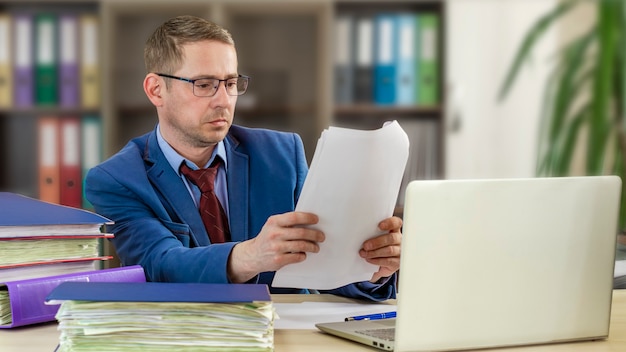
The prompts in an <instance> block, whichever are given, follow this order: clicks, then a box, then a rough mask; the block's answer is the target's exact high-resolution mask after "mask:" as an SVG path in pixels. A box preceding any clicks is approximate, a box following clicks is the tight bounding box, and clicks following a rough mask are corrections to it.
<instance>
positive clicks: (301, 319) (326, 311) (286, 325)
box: [274, 302, 396, 330]
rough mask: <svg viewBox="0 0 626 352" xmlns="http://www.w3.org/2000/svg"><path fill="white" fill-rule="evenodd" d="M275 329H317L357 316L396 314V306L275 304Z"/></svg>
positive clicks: (312, 303) (378, 304)
mask: <svg viewBox="0 0 626 352" xmlns="http://www.w3.org/2000/svg"><path fill="white" fill-rule="evenodd" d="M274 309H275V310H276V314H277V315H278V317H277V318H275V319H274V329H310V330H311V329H312V330H314V329H316V328H315V324H317V323H328V322H335V321H343V320H344V319H345V318H347V317H353V316H357V315H365V314H375V313H384V312H395V311H396V305H395V304H382V303H369V304H365V303H364V304H358V303H331V302H303V303H274Z"/></svg>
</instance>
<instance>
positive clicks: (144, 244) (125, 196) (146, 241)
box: [85, 166, 235, 283]
mask: <svg viewBox="0 0 626 352" xmlns="http://www.w3.org/2000/svg"><path fill="white" fill-rule="evenodd" d="M120 170H124V173H126V174H128V173H133V171H137V170H134V169H133V168H132V166H130V167H127V168H121V169H120ZM122 174H123V173H122ZM116 175H118V176H117V177H116ZM138 175H142V174H141V173H139V172H136V173H135V176H134V177H135V178H136V179H138V180H139V181H137V183H138V184H143V185H144V186H147V187H129V186H128V184H127V182H120V178H121V177H124V176H121V175H120V174H119V173H117V174H115V175H114V174H113V173H110V172H107V168H106V167H103V166H97V167H95V168H93V169H91V170H90V171H89V173H88V174H87V177H86V180H85V194H86V196H87V199H88V200H89V201H90V202H91V203H92V204H93V206H94V209H95V211H96V212H98V213H99V214H102V215H103V216H106V217H108V218H109V219H112V220H113V221H115V223H114V224H113V225H109V227H107V230H108V231H109V232H111V233H113V234H114V238H113V239H112V242H113V244H114V245H115V249H116V251H117V253H118V255H119V257H120V258H121V260H122V265H134V264H139V265H141V266H142V267H143V268H144V270H145V272H146V277H147V279H148V280H149V281H162V282H212V283H227V282H228V279H227V271H226V268H227V260H228V256H229V254H230V251H231V249H232V247H233V246H234V245H235V243H224V244H215V245H211V246H205V247H194V248H189V247H188V246H189V242H190V228H189V226H188V225H187V224H183V223H179V222H174V221H172V220H171V219H169V218H167V213H166V212H165V211H164V210H161V208H162V204H161V203H160V201H159V199H158V196H157V195H156V194H155V192H153V191H152V188H151V187H149V186H148V185H149V182H148V181H147V179H146V180H145V183H143V182H142V181H141V179H142V177H145V175H142V176H138ZM125 181H126V180H125Z"/></svg>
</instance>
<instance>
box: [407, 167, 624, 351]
mask: <svg viewBox="0 0 626 352" xmlns="http://www.w3.org/2000/svg"><path fill="white" fill-rule="evenodd" d="M620 189H621V180H620V179H619V178H618V177H616V176H598V177H566V178H533V179H500V180H445V181H413V182H411V183H410V184H409V186H408V187H407V190H406V203H405V204H406V205H405V209H404V228H403V243H402V258H401V273H400V284H399V290H400V299H399V300H398V317H397V325H396V329H397V331H396V346H395V350H396V351H420V350H421V351H423V350H455V349H471V348H484V347H498V346H511V345H527V344H541V343H552V342H561V341H571V340H585V339H595V338H604V337H606V336H607V334H608V327H609V318H610V305H611V295H612V280H613V265H614V259H615V258H614V256H615V240H616V233H617V222H618V212H619V196H620Z"/></svg>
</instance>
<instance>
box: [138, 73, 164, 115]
mask: <svg viewBox="0 0 626 352" xmlns="http://www.w3.org/2000/svg"><path fill="white" fill-rule="evenodd" d="M164 85H165V82H163V80H162V79H161V77H159V76H157V75H155V74H154V73H148V74H147V75H146V78H144V79H143V91H144V92H146V96H148V99H149V100H150V102H152V105H154V106H156V107H159V106H161V105H163V98H162V97H161V93H163V92H164V90H165V87H164Z"/></svg>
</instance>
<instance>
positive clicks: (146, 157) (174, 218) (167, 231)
mask: <svg viewBox="0 0 626 352" xmlns="http://www.w3.org/2000/svg"><path fill="white" fill-rule="evenodd" d="M224 143H225V147H226V155H227V159H228V173H227V183H228V201H229V208H230V219H229V220H230V230H231V239H232V242H228V243H222V244H212V245H210V246H209V244H210V242H209V237H208V235H207V232H206V230H205V228H204V225H203V224H202V219H201V218H200V215H199V213H198V209H197V208H196V206H195V204H194V202H193V200H192V198H191V196H190V195H189V192H188V191H187V188H186V187H185V185H184V183H183V182H182V180H181V179H180V178H179V177H178V175H177V174H176V172H175V171H174V170H173V169H172V167H171V166H170V164H169V163H168V161H167V159H166V158H165V156H164V155H163V152H162V151H161V149H160V147H159V146H158V143H157V137H156V130H154V131H152V132H150V133H147V134H145V135H143V136H141V137H137V138H135V139H133V140H131V141H130V142H129V143H128V144H127V145H126V146H125V147H124V148H123V149H122V150H120V151H119V152H118V153H117V154H116V155H114V156H113V157H111V158H110V159H108V160H106V161H105V162H103V163H102V164H100V165H98V166H96V167H94V168H93V169H91V170H90V171H89V172H88V174H87V177H86V179H85V195H86V197H87V199H88V200H89V201H90V202H91V203H92V204H93V206H94V208H95V211H96V212H98V213H99V214H102V215H104V216H106V217H108V218H109V219H111V220H113V221H114V222H115V224H113V225H111V226H110V227H108V228H107V230H108V231H110V232H112V233H114V234H115V237H114V238H113V239H112V242H113V244H114V246H115V249H116V251H117V254H118V255H119V257H120V260H121V261H122V264H123V265H134V264H139V265H141V266H142V267H143V268H144V270H145V271H146V276H147V279H148V280H150V281H163V282H213V283H227V282H228V278H227V262H228V257H229V255H230V252H231V249H232V247H233V246H234V245H235V244H236V243H237V242H240V241H245V240H248V239H250V238H253V237H255V236H256V235H257V234H258V233H259V232H260V231H261V228H262V227H263V225H264V224H265V221H266V220H267V218H268V217H270V216H271V215H275V214H280V213H285V212H289V211H293V210H294V208H295V204H296V202H297V199H298V196H299V195H300V191H301V189H302V185H303V183H304V179H305V177H306V174H307V171H308V167H307V162H306V158H305V154H304V148H303V145H302V141H301V139H300V137H299V136H298V135H297V134H294V133H285V132H277V131H270V130H264V129H250V128H245V127H241V126H236V125H233V126H231V129H230V131H229V133H228V135H227V137H226V138H225V140H224ZM273 277H274V273H273V272H267V273H262V274H260V275H259V276H257V277H256V278H255V279H253V280H251V282H254V283H264V284H268V285H270V290H271V292H273V293H279V292H291V293H293V292H301V291H302V290H300V289H297V290H285V289H277V288H272V287H271V282H272V279H273ZM327 292H331V293H335V294H341V295H344V296H348V297H356V298H366V299H370V300H383V299H387V298H393V297H395V275H394V277H392V278H391V279H390V280H387V282H386V283H384V284H380V285H375V284H372V283H369V282H362V283H355V284H351V285H347V286H344V287H341V288H338V289H335V290H332V291H327Z"/></svg>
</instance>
